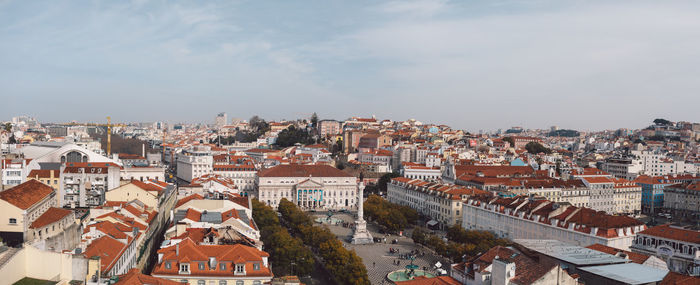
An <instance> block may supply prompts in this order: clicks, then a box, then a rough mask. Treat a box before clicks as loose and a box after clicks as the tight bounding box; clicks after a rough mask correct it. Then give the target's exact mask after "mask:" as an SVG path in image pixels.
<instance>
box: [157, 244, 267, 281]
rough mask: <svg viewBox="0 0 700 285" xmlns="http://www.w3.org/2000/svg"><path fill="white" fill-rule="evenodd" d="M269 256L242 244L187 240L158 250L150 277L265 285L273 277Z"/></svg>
mask: <svg viewBox="0 0 700 285" xmlns="http://www.w3.org/2000/svg"><path fill="white" fill-rule="evenodd" d="M268 257H269V254H267V253H266V252H264V251H261V250H258V249H256V248H254V247H250V246H245V245H241V244H235V245H202V244H196V243H194V242H193V241H192V240H190V239H184V240H182V241H181V242H179V243H177V244H175V245H171V246H168V247H165V248H161V249H159V250H158V261H157V263H156V265H155V267H154V269H153V271H152V272H151V275H152V276H154V277H157V278H164V279H169V280H173V281H178V282H183V283H186V284H190V285H210V284H215V285H262V284H267V283H268V282H270V281H271V280H272V277H273V275H272V271H271V270H270V264H269V263H268V260H267V259H268Z"/></svg>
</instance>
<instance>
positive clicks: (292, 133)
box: [275, 126, 314, 147]
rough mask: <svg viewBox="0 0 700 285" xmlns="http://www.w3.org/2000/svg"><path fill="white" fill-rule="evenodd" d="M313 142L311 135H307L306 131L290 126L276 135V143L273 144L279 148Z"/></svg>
mask: <svg viewBox="0 0 700 285" xmlns="http://www.w3.org/2000/svg"><path fill="white" fill-rule="evenodd" d="M313 142H314V140H313V138H312V137H311V135H309V132H308V131H306V130H305V129H298V128H296V127H295V126H290V127H289V128H286V129H284V130H282V131H281V132H280V133H279V134H278V135H277V142H276V143H275V144H277V146H279V147H288V146H293V145H295V144H297V143H300V144H310V143H313Z"/></svg>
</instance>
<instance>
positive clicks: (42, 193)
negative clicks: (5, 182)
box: [0, 180, 54, 210]
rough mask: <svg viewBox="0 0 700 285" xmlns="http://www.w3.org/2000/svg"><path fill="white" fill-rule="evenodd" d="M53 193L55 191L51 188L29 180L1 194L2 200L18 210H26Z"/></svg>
mask: <svg viewBox="0 0 700 285" xmlns="http://www.w3.org/2000/svg"><path fill="white" fill-rule="evenodd" d="M53 192H54V190H53V188H51V186H48V185H46V184H44V183H41V182H39V181H38V180H29V181H27V182H24V183H22V184H20V185H17V186H15V187H12V188H10V189H8V190H5V191H2V192H0V199H2V200H5V201H6V202H7V203H10V204H12V205H14V206H15V207H17V208H20V209H22V210H26V209H29V208H30V207H31V206H33V205H35V204H36V203H38V202H39V201H41V200H43V199H44V198H46V197H47V196H49V195H50V194H51V193H53Z"/></svg>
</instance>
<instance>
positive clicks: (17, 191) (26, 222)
mask: <svg viewBox="0 0 700 285" xmlns="http://www.w3.org/2000/svg"><path fill="white" fill-rule="evenodd" d="M56 204H57V200H56V191H55V190H54V189H53V188H51V187H50V186H48V185H46V184H44V183H41V182H39V181H37V180H29V181H27V182H24V183H22V184H20V185H17V186H15V187H12V188H10V189H8V190H5V191H3V192H0V237H2V239H3V241H5V242H6V243H7V244H8V245H10V246H15V245H18V244H21V243H23V242H24V241H25V240H26V238H27V232H28V231H29V230H30V229H29V227H30V225H31V224H32V222H34V221H35V220H36V219H38V218H39V217H40V216H41V215H43V214H44V213H45V212H46V211H47V210H48V209H49V208H50V207H54V206H56Z"/></svg>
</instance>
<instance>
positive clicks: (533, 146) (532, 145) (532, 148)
mask: <svg viewBox="0 0 700 285" xmlns="http://www.w3.org/2000/svg"><path fill="white" fill-rule="evenodd" d="M525 149H526V150H527V152H529V153H531V154H538V153H540V152H543V153H547V154H549V153H552V150H551V149H549V148H546V147H545V146H543V145H542V144H541V143H538V142H529V143H527V144H526V145H525Z"/></svg>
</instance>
